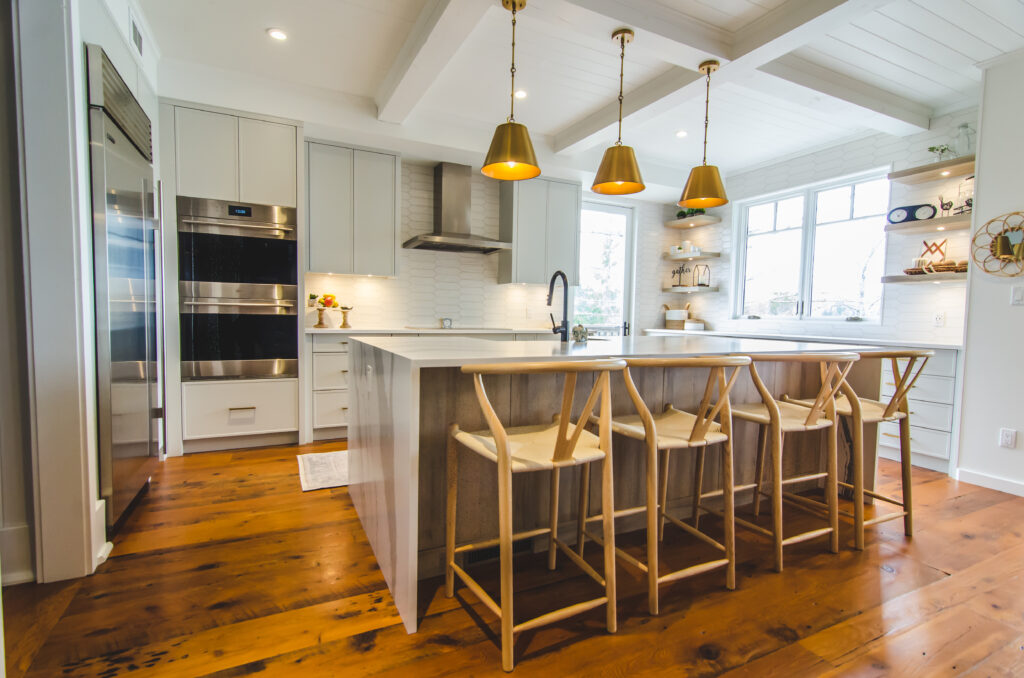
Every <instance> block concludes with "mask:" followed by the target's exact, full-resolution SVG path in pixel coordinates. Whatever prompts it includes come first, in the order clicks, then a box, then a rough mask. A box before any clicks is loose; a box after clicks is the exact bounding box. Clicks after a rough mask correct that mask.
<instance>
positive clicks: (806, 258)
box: [798, 190, 818, 318]
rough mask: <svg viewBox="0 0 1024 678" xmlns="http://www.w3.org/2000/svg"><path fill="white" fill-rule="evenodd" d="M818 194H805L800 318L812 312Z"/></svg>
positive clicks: (809, 191)
mask: <svg viewBox="0 0 1024 678" xmlns="http://www.w3.org/2000/svg"><path fill="white" fill-rule="evenodd" d="M817 203H818V194H817V193H816V192H815V191H813V190H808V191H807V192H806V193H805V194H804V224H803V229H804V237H803V247H802V249H801V253H800V308H799V310H800V313H799V316H798V317H800V318H806V317H809V316H810V314H811V294H812V290H811V286H812V281H813V278H814V226H815V225H814V215H815V213H816V211H817Z"/></svg>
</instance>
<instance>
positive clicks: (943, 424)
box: [907, 398, 953, 431]
mask: <svg viewBox="0 0 1024 678" xmlns="http://www.w3.org/2000/svg"><path fill="white" fill-rule="evenodd" d="M907 406H908V409H909V410H910V423H911V424H912V425H913V426H923V427H924V428H931V429H935V430H937V431H952V430H953V406H952V405H945V404H943V403H930V402H927V401H925V400H914V399H913V398H908V399H907Z"/></svg>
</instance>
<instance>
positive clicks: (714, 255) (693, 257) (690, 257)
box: [661, 252, 722, 261]
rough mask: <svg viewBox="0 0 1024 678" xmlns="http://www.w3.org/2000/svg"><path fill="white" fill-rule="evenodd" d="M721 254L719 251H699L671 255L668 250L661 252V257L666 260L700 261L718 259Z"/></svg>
mask: <svg viewBox="0 0 1024 678" xmlns="http://www.w3.org/2000/svg"><path fill="white" fill-rule="evenodd" d="M721 256H722V253H721V252H701V253H700V254H680V255H672V254H669V253H668V252H664V253H662V255H661V257H662V259H665V260H666V261H700V260H701V259H718V258H719V257H721Z"/></svg>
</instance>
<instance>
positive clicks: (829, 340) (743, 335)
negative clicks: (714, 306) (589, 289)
mask: <svg viewBox="0 0 1024 678" xmlns="http://www.w3.org/2000/svg"><path fill="white" fill-rule="evenodd" d="M644 332H646V333H648V334H649V335H650V336H679V337H690V336H701V335H704V336H713V337H736V338H739V339H782V340H785V341H813V342H821V343H825V344H859V345H861V346H863V345H865V344H871V345H872V346H899V347H902V348H931V349H947V350H953V351H960V350H962V349H963V345H962V344H950V343H936V342H928V341H906V340H903V339H873V338H868V337H828V336H823V337H818V336H799V335H795V334H768V333H757V332H743V331H729V330H666V329H664V328H652V329H647V330H644ZM653 333H656V334H653Z"/></svg>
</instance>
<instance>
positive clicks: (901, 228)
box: [885, 212, 971, 233]
mask: <svg viewBox="0 0 1024 678" xmlns="http://www.w3.org/2000/svg"><path fill="white" fill-rule="evenodd" d="M970 227H971V213H970V212H968V213H967V214H956V215H953V216H950V217H939V218H937V219H924V220H922V221H908V222H906V223H903V224H886V225H885V232H886V233H935V232H937V231H963V230H966V229H968V228H970Z"/></svg>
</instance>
